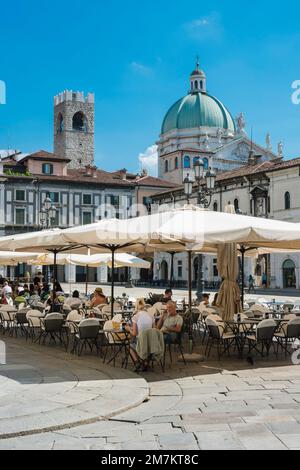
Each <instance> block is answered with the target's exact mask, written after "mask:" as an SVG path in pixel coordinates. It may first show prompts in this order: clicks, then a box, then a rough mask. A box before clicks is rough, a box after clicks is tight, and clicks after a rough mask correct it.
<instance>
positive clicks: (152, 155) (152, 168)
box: [139, 145, 158, 176]
mask: <svg viewBox="0 0 300 470" xmlns="http://www.w3.org/2000/svg"><path fill="white" fill-rule="evenodd" d="M139 162H140V164H141V167H142V169H145V170H147V171H148V172H149V173H150V174H151V175H153V176H156V175H157V164H158V153H157V145H151V146H150V147H148V148H147V149H146V150H145V152H143V153H139Z"/></svg>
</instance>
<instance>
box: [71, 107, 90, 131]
mask: <svg viewBox="0 0 300 470" xmlns="http://www.w3.org/2000/svg"><path fill="white" fill-rule="evenodd" d="M72 127H73V129H74V131H83V132H86V130H87V129H86V118H85V115H84V114H83V113H82V112H81V111H78V112H77V113H75V114H74V116H73V123H72Z"/></svg>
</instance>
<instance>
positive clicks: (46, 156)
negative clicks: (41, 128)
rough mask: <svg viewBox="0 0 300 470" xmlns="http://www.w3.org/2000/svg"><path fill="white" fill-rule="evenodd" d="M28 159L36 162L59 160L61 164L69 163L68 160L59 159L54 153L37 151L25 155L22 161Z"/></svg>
mask: <svg viewBox="0 0 300 470" xmlns="http://www.w3.org/2000/svg"><path fill="white" fill-rule="evenodd" d="M29 158H34V159H36V160H54V161H57V160H60V161H62V162H69V161H70V159H69V158H65V157H61V156H60V155H57V154H55V153H51V152H46V150H38V151H37V152H34V153H31V154H29V155H26V156H25V158H24V159H22V161H25V160H28V159H29Z"/></svg>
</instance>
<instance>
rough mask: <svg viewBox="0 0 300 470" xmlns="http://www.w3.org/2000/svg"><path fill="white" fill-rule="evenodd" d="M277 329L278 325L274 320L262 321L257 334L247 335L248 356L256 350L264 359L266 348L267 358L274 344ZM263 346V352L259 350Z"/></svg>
mask: <svg viewBox="0 0 300 470" xmlns="http://www.w3.org/2000/svg"><path fill="white" fill-rule="evenodd" d="M276 328H277V324H276V322H275V321H274V320H272V319H269V320H262V321H261V322H260V323H259V324H258V325H257V327H256V330H255V333H253V334H250V335H246V339H247V340H248V345H249V351H248V354H250V353H251V351H252V350H253V349H254V350H255V351H256V352H258V353H259V354H260V355H261V356H262V357H263V355H264V348H266V351H267V356H269V351H270V347H271V345H272V344H273V346H274V343H273V338H274V334H275V331H276ZM259 346H261V350H259ZM274 350H275V348H274Z"/></svg>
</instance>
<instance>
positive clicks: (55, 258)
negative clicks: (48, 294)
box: [52, 250, 57, 310]
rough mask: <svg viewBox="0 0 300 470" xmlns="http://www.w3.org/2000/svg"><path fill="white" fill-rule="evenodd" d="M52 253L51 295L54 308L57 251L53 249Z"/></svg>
mask: <svg viewBox="0 0 300 470" xmlns="http://www.w3.org/2000/svg"><path fill="white" fill-rule="evenodd" d="M53 255H54V264H53V296H52V308H53V310H54V301H55V294H56V281H57V251H56V250H54V251H53Z"/></svg>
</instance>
